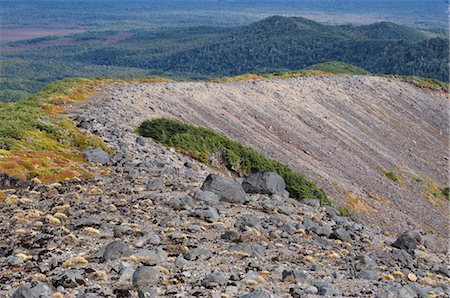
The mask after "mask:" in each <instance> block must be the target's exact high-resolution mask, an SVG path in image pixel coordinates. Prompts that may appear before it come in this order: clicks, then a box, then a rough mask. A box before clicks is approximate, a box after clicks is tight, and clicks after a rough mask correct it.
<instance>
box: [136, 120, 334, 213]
mask: <svg viewBox="0 0 450 298" xmlns="http://www.w3.org/2000/svg"><path fill="white" fill-rule="evenodd" d="M137 131H138V133H139V134H141V135H142V136H144V137H150V138H152V139H154V140H155V141H157V142H159V143H161V144H164V145H166V146H170V147H175V148H177V149H178V150H179V151H180V152H183V153H185V154H188V155H190V156H192V157H193V158H195V159H197V160H199V161H201V162H203V163H206V164H208V163H209V160H210V156H211V155H212V154H217V153H219V154H222V155H223V157H224V159H225V161H226V164H227V167H228V168H229V169H231V170H233V171H235V172H237V173H239V174H240V175H249V174H250V173H254V172H260V171H274V172H277V173H278V174H279V175H280V176H282V177H283V178H284V180H285V181H286V189H287V190H288V191H289V193H290V194H291V195H292V196H293V197H294V198H296V199H303V198H315V199H319V200H320V202H321V204H323V205H330V204H331V202H330V200H329V199H328V197H327V195H326V194H325V192H324V191H323V190H322V189H320V188H319V187H318V186H317V185H315V184H314V183H313V182H311V181H309V180H308V179H306V178H305V177H304V176H303V175H302V174H299V173H297V172H294V171H293V170H291V169H290V168H288V167H287V166H285V165H283V164H281V163H279V162H277V161H274V160H271V159H268V158H267V157H265V156H264V155H262V154H261V153H258V152H256V151H255V150H253V149H251V148H249V147H245V146H243V145H241V144H240V143H238V142H236V141H233V140H230V139H228V138H227V137H226V136H225V135H222V134H219V133H216V132H214V131H212V130H209V129H206V128H203V127H197V126H193V125H189V124H186V123H183V122H181V121H178V120H172V119H166V118H156V119H152V120H147V121H144V122H143V123H142V124H141V125H140V126H139V128H138V129H137Z"/></svg>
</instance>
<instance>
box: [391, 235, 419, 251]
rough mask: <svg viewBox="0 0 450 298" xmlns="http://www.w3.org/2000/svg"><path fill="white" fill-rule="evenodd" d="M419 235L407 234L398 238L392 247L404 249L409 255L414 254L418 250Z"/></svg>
mask: <svg viewBox="0 0 450 298" xmlns="http://www.w3.org/2000/svg"><path fill="white" fill-rule="evenodd" d="M417 234H418V233H414V232H412V231H408V232H405V233H403V234H402V235H401V236H400V237H398V238H397V240H395V242H394V243H393V244H392V246H393V247H395V248H399V249H403V250H405V251H407V252H408V253H409V254H412V253H413V252H414V250H415V249H416V248H417V241H418V240H419V239H417V238H418V236H417ZM419 241H420V240H419Z"/></svg>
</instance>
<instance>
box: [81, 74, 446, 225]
mask: <svg viewBox="0 0 450 298" xmlns="http://www.w3.org/2000/svg"><path fill="white" fill-rule="evenodd" d="M97 97H98V100H93V101H92V102H91V105H96V106H97V110H96V111H97V112H96V117H100V118H102V117H106V118H110V119H117V118H118V117H117V114H119V115H120V117H119V118H120V119H123V122H121V123H111V125H119V126H125V127H127V128H129V129H134V128H135V127H137V126H138V125H139V124H140V122H141V121H143V120H144V119H148V118H152V117H158V116H169V117H175V118H179V119H183V120H186V121H188V122H191V123H195V124H198V125H202V126H205V127H209V128H212V129H214V130H217V131H219V132H222V133H224V134H226V135H227V136H229V137H231V138H233V139H236V140H238V141H240V142H242V143H244V144H245V145H248V146H251V147H253V148H255V149H257V150H259V151H261V152H262V153H264V154H266V155H267V156H269V157H271V158H275V159H277V160H279V161H281V162H283V163H285V164H288V165H289V166H291V167H292V168H294V169H296V170H298V171H300V172H304V173H305V174H306V175H307V176H308V177H310V178H311V179H313V180H314V181H316V182H317V183H318V184H319V185H320V186H322V187H323V188H324V189H326V191H327V192H328V193H329V194H330V196H331V197H332V199H333V200H334V201H335V202H336V203H338V204H341V205H345V206H348V207H349V208H350V209H351V210H353V211H354V212H355V213H357V214H358V216H359V217H361V218H363V219H364V220H366V221H369V222H371V223H373V224H377V225H378V224H380V225H382V226H383V227H384V228H386V229H389V230H395V231H399V230H403V229H406V228H411V227H417V228H421V229H425V230H430V229H431V230H435V231H438V232H440V233H442V234H445V233H446V232H445V231H446V229H447V225H446V217H447V216H448V210H447V209H448V208H447V203H448V201H446V200H444V199H443V198H442V196H441V195H440V189H441V188H442V187H444V186H445V184H446V183H447V173H448V172H447V157H448V152H447V148H448V126H447V124H448V114H447V110H448V99H447V98H446V97H445V95H443V94H439V93H431V92H429V91H427V90H422V89H419V88H416V87H414V86H413V85H411V84H407V83H404V82H401V81H398V80H395V79H388V78H379V77H369V76H337V77H304V78H293V79H286V80H265V81H249V82H230V83H222V84H217V83H204V82H198V83H192V82H189V83H161V84H139V85H138V84H129V85H121V86H119V87H113V88H110V89H108V90H106V91H104V92H103V93H100V94H98V96H97ZM90 115H91V116H92V112H91V113H90ZM113 115H114V117H113ZM388 172H393V173H395V174H396V175H397V176H398V178H399V179H398V181H392V180H391V179H389V178H388V177H387V176H386V173H388ZM418 215H419V216H418Z"/></svg>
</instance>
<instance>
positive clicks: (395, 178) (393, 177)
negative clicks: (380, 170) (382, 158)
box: [385, 171, 400, 182]
mask: <svg viewBox="0 0 450 298" xmlns="http://www.w3.org/2000/svg"><path fill="white" fill-rule="evenodd" d="M385 175H386V177H388V178H389V179H390V180H392V181H394V182H399V181H400V176H399V175H398V174H397V173H396V172H394V171H390V172H386V173H385Z"/></svg>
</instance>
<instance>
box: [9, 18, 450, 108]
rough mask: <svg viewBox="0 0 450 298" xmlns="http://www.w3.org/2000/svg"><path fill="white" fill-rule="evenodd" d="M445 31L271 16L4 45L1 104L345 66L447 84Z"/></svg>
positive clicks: (383, 23)
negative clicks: (84, 87) (58, 90)
mask: <svg viewBox="0 0 450 298" xmlns="http://www.w3.org/2000/svg"><path fill="white" fill-rule="evenodd" d="M448 43H449V40H448V37H447V33H446V31H445V30H425V29H417V28H412V27H408V26H405V25H398V24H394V23H391V22H379V23H374V24H368V25H326V24H321V23H318V22H315V21H312V20H309V19H306V18H301V17H282V16H272V17H268V18H266V19H263V20H261V21H258V22H255V23H251V24H249V25H243V26H234V27H226V26H182V27H175V28H172V27H170V28H157V29H129V30H102V31H87V32H82V33H75V34H71V35H68V36H47V37H40V38H35V39H29V40H20V41H15V42H8V43H3V44H2V46H1V55H2V59H1V60H0V63H1V64H0V67H1V69H2V73H1V81H0V100H1V101H15V100H18V99H20V98H24V97H26V96H28V95H29V94H31V93H33V92H35V91H37V90H38V89H39V88H41V87H42V86H44V85H45V84H47V83H49V82H51V81H54V80H57V79H62V78H65V77H78V76H81V77H117V78H123V79H128V78H134V77H142V76H149V75H163V76H169V77H175V78H185V79H210V78H214V77H223V76H233V75H238V74H242V73H267V72H274V71H288V70H299V69H304V68H308V67H309V66H311V65H314V64H317V63H323V62H327V61H342V62H345V63H348V64H352V65H354V66H356V67H359V68H362V69H365V70H367V71H369V72H371V73H375V74H398V75H414V76H420V77H425V78H432V79H437V80H441V81H448V75H449V74H448V62H449V58H448V57H449V46H448Z"/></svg>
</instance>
